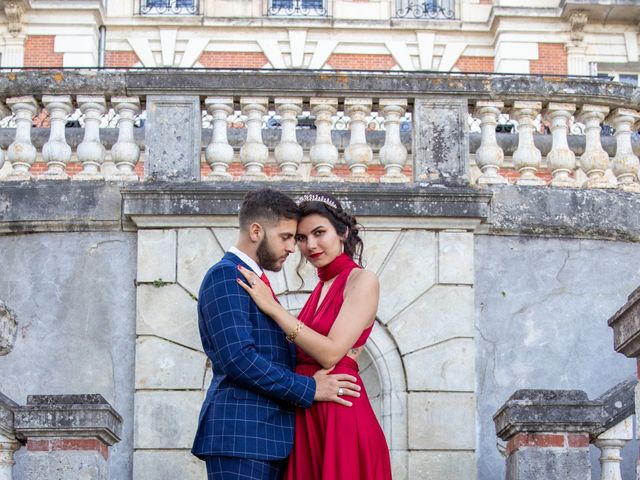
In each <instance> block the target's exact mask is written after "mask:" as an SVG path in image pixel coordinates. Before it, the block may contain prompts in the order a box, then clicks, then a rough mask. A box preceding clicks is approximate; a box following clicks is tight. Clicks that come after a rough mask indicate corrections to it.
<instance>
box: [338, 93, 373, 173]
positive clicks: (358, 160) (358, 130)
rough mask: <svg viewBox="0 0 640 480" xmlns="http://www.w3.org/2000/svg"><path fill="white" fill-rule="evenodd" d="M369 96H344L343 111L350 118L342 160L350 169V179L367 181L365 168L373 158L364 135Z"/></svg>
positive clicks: (370, 102) (367, 167) (369, 107)
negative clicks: (347, 141) (349, 130)
mask: <svg viewBox="0 0 640 480" xmlns="http://www.w3.org/2000/svg"><path fill="white" fill-rule="evenodd" d="M371 105H372V101H371V99H370V98H346V99H345V101H344V113H345V114H346V115H348V116H349V117H350V118H351V121H350V128H351V136H350V137H349V145H348V146H347V148H345V150H344V160H345V162H346V163H347V165H348V166H349V170H351V176H350V177H349V180H350V181H355V182H358V181H365V182H366V181H369V176H368V175H367V170H368V169H369V164H370V163H371V159H372V158H373V151H372V150H371V147H370V146H369V145H368V144H367V138H366V135H365V128H366V122H365V120H366V117H367V115H369V114H370V113H371Z"/></svg>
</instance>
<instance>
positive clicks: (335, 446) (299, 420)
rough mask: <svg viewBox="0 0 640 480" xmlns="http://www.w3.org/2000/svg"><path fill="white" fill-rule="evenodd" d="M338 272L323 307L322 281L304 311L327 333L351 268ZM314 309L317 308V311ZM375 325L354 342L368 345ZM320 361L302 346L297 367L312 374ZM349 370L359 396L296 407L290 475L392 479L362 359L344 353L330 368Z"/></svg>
mask: <svg viewBox="0 0 640 480" xmlns="http://www.w3.org/2000/svg"><path fill="white" fill-rule="evenodd" d="M356 266H357V265H356V264H355V263H354V264H353V266H352V267H351V268H347V269H345V270H344V271H342V272H340V273H339V274H338V276H337V278H336V279H335V280H334V281H333V283H332V284H331V287H330V289H329V291H328V292H327V295H326V296H325V298H324V299H323V301H322V304H321V305H320V307H319V308H317V305H318V298H319V296H320V290H321V288H322V284H319V285H318V287H316V289H315V290H314V291H313V293H312V294H311V297H310V298H309V300H308V301H307V303H306V304H305V306H304V308H303V309H302V311H301V312H300V316H299V318H300V319H301V320H302V321H303V322H304V323H305V326H306V327H309V328H313V329H314V330H316V331H318V332H320V333H322V334H323V335H327V334H328V332H329V330H330V329H331V325H333V322H334V321H335V319H336V317H337V314H338V312H339V311H340V307H341V306H342V300H343V293H344V286H345V284H346V281H347V278H348V276H349V273H350V271H351V270H352V269H353V268H355V267H356ZM314 312H315V313H314ZM370 331H371V329H367V330H366V331H365V332H363V334H362V337H361V338H360V339H358V341H357V342H356V344H355V345H354V346H361V345H364V343H365V342H366V339H367V338H368V336H369V333H370ZM321 368H322V367H321V366H320V365H319V364H318V363H316V362H315V361H314V360H313V359H312V358H311V357H309V356H308V355H306V354H305V353H304V352H302V351H301V350H300V349H298V365H297V367H296V373H299V374H301V375H307V376H313V374H314V373H316V372H317V371H318V370H319V369H321ZM338 373H347V374H349V375H353V376H354V377H356V378H357V384H358V385H360V387H361V388H362V390H361V391H360V397H358V398H356V397H345V398H346V399H347V400H349V401H350V402H352V403H353V406H351V407H345V406H342V405H340V404H337V403H335V402H314V403H313V405H312V406H311V407H310V408H308V409H302V408H299V409H298V410H297V411H296V430H295V439H294V442H293V450H292V451H291V455H290V457H289V463H288V465H287V470H286V473H285V479H287V480H343V479H344V480H388V479H391V462H390V459H389V448H388V447H387V442H386V439H385V437H384V433H383V432H382V428H381V427H380V424H379V423H378V419H377V418H376V416H375V413H374V412H373V408H372V407H371V403H370V402H369V397H368V396H367V392H366V390H365V388H364V385H363V383H362V379H361V378H360V375H359V374H358V364H357V362H356V361H355V360H353V359H352V358H350V357H347V356H345V357H344V358H343V359H342V360H340V362H338V364H337V365H336V367H335V369H334V370H333V371H332V372H331V374H338Z"/></svg>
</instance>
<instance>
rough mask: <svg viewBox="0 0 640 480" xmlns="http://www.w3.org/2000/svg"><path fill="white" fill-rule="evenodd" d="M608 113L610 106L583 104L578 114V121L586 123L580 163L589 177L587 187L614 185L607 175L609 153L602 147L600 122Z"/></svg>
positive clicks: (608, 186) (609, 186)
mask: <svg viewBox="0 0 640 480" xmlns="http://www.w3.org/2000/svg"><path fill="white" fill-rule="evenodd" d="M607 113H609V107H605V106H601V105H583V106H582V108H581V109H580V112H579V113H578V115H577V119H578V121H579V122H582V123H584V125H585V147H584V153H583V154H582V156H581V157H580V165H581V167H582V170H584V172H585V173H586V174H587V177H588V179H587V181H586V183H585V184H584V186H586V187H587V188H611V187H613V185H611V183H610V182H609V180H608V179H607V178H606V177H605V173H606V171H607V169H608V168H609V155H608V154H607V152H605V151H604V149H603V148H602V142H601V141H600V130H601V128H600V124H601V123H602V122H603V121H604V118H605V116H606V115H607Z"/></svg>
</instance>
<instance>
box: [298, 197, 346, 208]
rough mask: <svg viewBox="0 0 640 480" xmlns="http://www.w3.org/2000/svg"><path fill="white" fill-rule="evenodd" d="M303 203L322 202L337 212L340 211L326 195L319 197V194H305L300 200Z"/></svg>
mask: <svg viewBox="0 0 640 480" xmlns="http://www.w3.org/2000/svg"><path fill="white" fill-rule="evenodd" d="M303 202H321V203H324V204H326V205H329V206H330V207H333V208H335V209H336V210H337V209H338V205H337V204H336V202H334V201H333V200H330V199H329V198H327V197H325V196H324V195H318V194H317V193H305V194H304V195H303V196H302V198H300V203H303Z"/></svg>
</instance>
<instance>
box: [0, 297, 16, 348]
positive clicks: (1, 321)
mask: <svg viewBox="0 0 640 480" xmlns="http://www.w3.org/2000/svg"><path fill="white" fill-rule="evenodd" d="M17 333H18V320H17V318H16V314H15V313H13V312H12V311H11V309H10V308H9V307H7V306H6V305H5V304H4V302H3V301H2V300H0V356H2V355H7V354H9V353H10V352H11V350H13V346H14V345H15V343H16V334H17Z"/></svg>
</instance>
